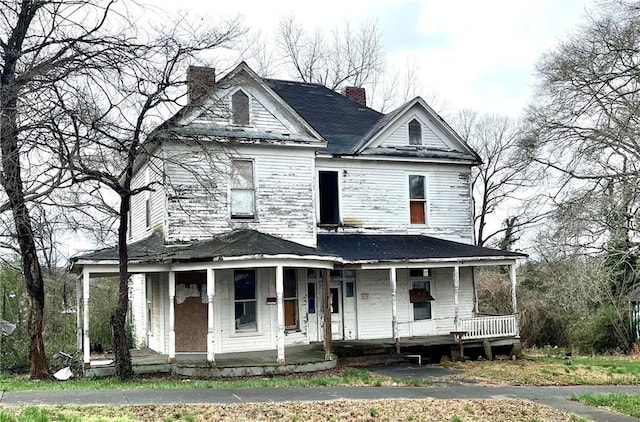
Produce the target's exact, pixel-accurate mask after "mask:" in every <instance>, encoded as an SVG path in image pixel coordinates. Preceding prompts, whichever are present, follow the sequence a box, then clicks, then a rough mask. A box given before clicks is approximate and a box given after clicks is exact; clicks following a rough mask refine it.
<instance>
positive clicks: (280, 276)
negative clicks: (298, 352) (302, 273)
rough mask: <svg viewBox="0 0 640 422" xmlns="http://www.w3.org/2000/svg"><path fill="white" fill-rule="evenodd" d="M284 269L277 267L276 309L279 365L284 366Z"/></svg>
mask: <svg viewBox="0 0 640 422" xmlns="http://www.w3.org/2000/svg"><path fill="white" fill-rule="evenodd" d="M283 292H284V269H283V268H282V265H278V266H277V267H276V308H277V319H278V324H277V326H276V347H277V349H278V365H284V300H283V296H284V295H283Z"/></svg>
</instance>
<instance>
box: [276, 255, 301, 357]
mask: <svg viewBox="0 0 640 422" xmlns="http://www.w3.org/2000/svg"><path fill="white" fill-rule="evenodd" d="M296 279H297V277H296ZM283 299H284V267H283V266H282V265H278V266H276V312H277V315H276V321H277V323H276V349H277V351H278V365H284V364H285V358H284V300H283Z"/></svg>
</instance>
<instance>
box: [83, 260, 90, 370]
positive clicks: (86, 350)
mask: <svg viewBox="0 0 640 422" xmlns="http://www.w3.org/2000/svg"><path fill="white" fill-rule="evenodd" d="M89 280H90V274H89V271H87V270H86V269H83V270H82V334H83V344H82V362H83V364H84V367H85V369H86V368H88V367H89V366H90V364H91V343H90V342H89Z"/></svg>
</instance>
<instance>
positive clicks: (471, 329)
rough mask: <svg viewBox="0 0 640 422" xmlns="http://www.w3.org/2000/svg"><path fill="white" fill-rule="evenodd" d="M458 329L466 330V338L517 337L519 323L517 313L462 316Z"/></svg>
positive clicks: (464, 337)
mask: <svg viewBox="0 0 640 422" xmlns="http://www.w3.org/2000/svg"><path fill="white" fill-rule="evenodd" d="M457 331H464V332H466V334H465V335H464V336H463V337H462V338H463V339H464V340H467V339H469V340H470V339H477V338H491V337H515V336H517V335H518V323H517V321H516V317H515V315H501V316H481V317H474V318H461V319H460V321H459V323H458V327H457Z"/></svg>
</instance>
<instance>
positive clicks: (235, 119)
mask: <svg viewBox="0 0 640 422" xmlns="http://www.w3.org/2000/svg"><path fill="white" fill-rule="evenodd" d="M239 94H241V95H244V97H245V98H246V99H247V112H246V119H247V120H246V123H245V122H244V120H243V121H239V118H238V117H239V115H240V111H239V110H238V109H237V108H236V101H235V98H237V97H236V96H237V95H239ZM230 101H231V124H232V125H234V126H251V97H250V96H249V94H247V93H246V92H245V91H244V90H242V89H238V90H236V91H235V92H234V93H233V94H231V95H230ZM238 108H239V106H238Z"/></svg>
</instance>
